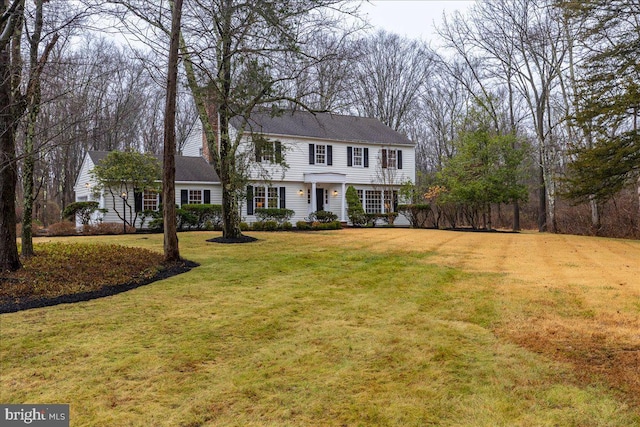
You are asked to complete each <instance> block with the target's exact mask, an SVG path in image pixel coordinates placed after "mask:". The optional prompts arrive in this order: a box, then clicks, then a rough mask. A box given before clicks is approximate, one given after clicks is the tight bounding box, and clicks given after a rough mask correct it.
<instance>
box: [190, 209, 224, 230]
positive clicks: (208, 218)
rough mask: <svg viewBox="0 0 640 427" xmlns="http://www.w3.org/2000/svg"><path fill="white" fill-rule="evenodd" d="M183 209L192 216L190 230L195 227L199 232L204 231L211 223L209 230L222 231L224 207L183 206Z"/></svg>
mask: <svg viewBox="0 0 640 427" xmlns="http://www.w3.org/2000/svg"><path fill="white" fill-rule="evenodd" d="M181 209H182V210H183V211H185V212H187V213H188V214H189V215H191V216H192V217H190V218H189V219H190V220H188V221H187V225H189V228H191V227H193V228H195V229H197V230H202V229H204V228H205V227H207V223H209V228H213V229H214V230H220V229H222V205H211V204H198V205H182V208H181ZM191 219H192V221H191Z"/></svg>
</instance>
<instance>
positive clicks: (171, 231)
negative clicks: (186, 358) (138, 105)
mask: <svg viewBox="0 0 640 427" xmlns="http://www.w3.org/2000/svg"><path fill="white" fill-rule="evenodd" d="M172 6H173V7H172V8H171V9H172V10H171V41H170V43H169V65H168V67H167V68H168V70H167V97H166V98H167V101H166V107H165V113H164V154H163V171H162V195H163V196H164V200H166V202H165V203H164V205H163V215H164V261H165V262H176V261H178V260H180V249H179V247H178V233H177V224H176V222H177V220H176V205H175V203H170V201H172V200H175V198H176V160H175V155H176V97H177V90H178V89H177V86H178V50H179V47H180V21H181V19H182V0H175V1H174V2H173V5H172Z"/></svg>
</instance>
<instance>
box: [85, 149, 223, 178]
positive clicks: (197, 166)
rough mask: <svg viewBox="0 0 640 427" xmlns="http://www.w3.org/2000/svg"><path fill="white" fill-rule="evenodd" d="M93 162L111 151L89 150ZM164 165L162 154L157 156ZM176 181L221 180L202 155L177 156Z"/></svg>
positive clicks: (96, 161) (98, 160) (97, 161)
mask: <svg viewBox="0 0 640 427" xmlns="http://www.w3.org/2000/svg"><path fill="white" fill-rule="evenodd" d="M87 154H89V157H91V161H93V164H96V165H97V164H98V163H99V162H100V161H102V159H104V158H105V157H107V154H109V151H89V152H88V153H87ZM156 157H157V158H158V161H160V165H162V156H156ZM176 182H220V179H219V178H218V175H217V174H216V172H215V171H214V170H213V166H211V165H210V164H209V163H207V161H206V160H205V159H203V158H202V157H187V156H176Z"/></svg>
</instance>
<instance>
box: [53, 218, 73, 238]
mask: <svg viewBox="0 0 640 427" xmlns="http://www.w3.org/2000/svg"><path fill="white" fill-rule="evenodd" d="M75 234H78V232H77V230H76V224H75V223H73V222H70V221H62V222H57V223H55V224H51V225H50V226H49V227H48V228H47V236H73V235H75Z"/></svg>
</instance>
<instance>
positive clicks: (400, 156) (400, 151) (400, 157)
mask: <svg viewBox="0 0 640 427" xmlns="http://www.w3.org/2000/svg"><path fill="white" fill-rule="evenodd" d="M398 169H402V150H398Z"/></svg>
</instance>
